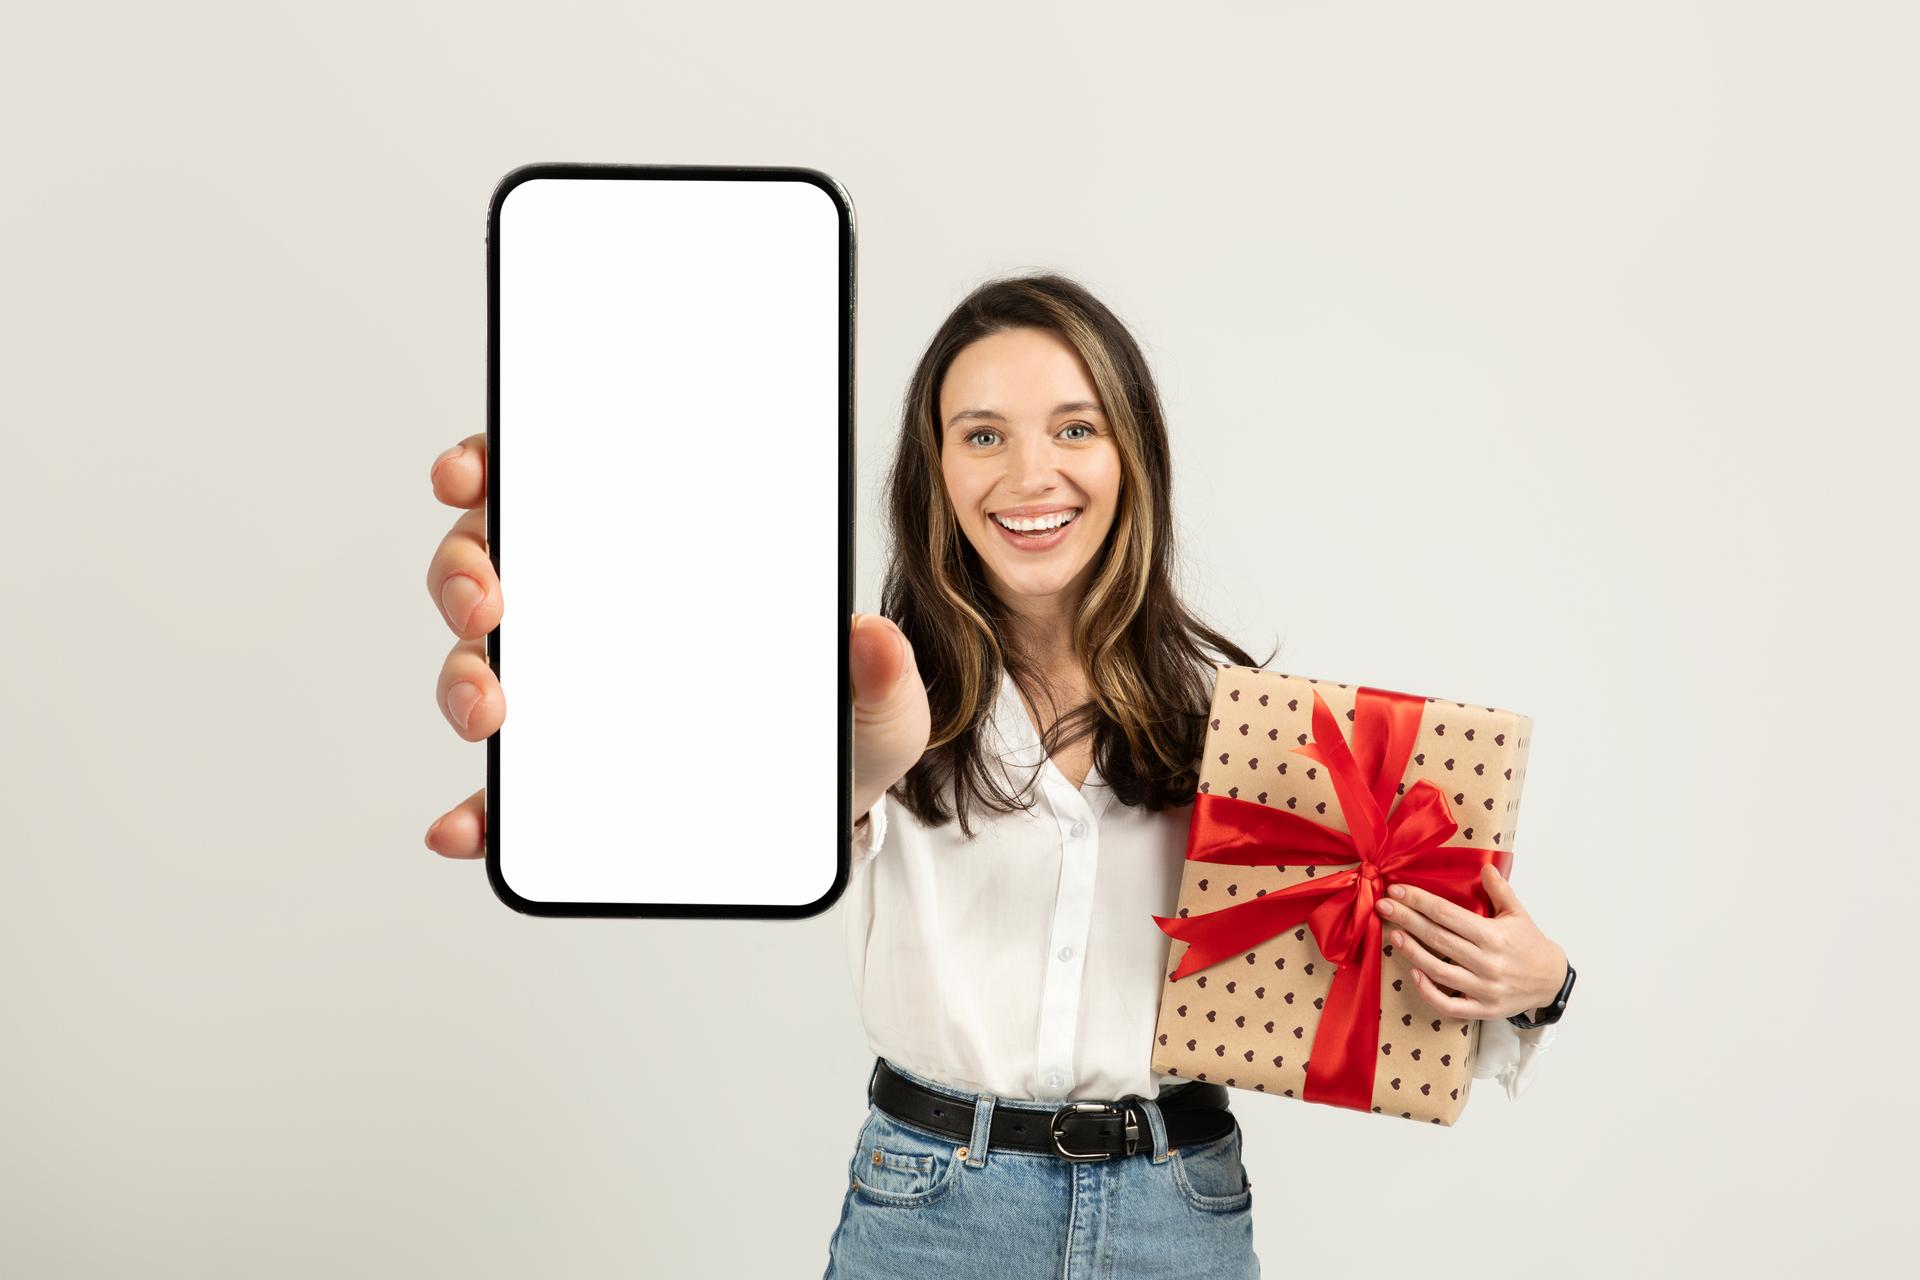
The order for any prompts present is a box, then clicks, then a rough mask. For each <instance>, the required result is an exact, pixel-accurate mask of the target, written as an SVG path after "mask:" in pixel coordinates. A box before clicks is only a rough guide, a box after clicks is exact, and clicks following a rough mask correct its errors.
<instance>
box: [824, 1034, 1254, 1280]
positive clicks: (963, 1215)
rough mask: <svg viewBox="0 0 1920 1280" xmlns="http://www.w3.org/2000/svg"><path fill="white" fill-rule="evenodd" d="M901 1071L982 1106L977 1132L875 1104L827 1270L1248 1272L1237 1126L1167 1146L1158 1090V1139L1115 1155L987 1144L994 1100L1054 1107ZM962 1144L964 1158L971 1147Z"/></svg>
mask: <svg viewBox="0 0 1920 1280" xmlns="http://www.w3.org/2000/svg"><path fill="white" fill-rule="evenodd" d="M888 1065H889V1066H890V1067H892V1069H893V1070H894V1071H897V1072H899V1073H900V1074H901V1075H903V1076H905V1077H907V1078H908V1079H910V1080H913V1081H915V1082H916V1083H919V1084H922V1085H925V1086H926V1087H927V1088H930V1089H933V1090H936V1091H938V1092H940V1093H944V1094H946V1095H947V1096H948V1097H951V1098H956V1099H959V1100H961V1101H963V1102H971V1103H972V1104H973V1105H974V1123H973V1136H972V1137H971V1138H969V1139H964V1140H960V1141H956V1140H954V1139H952V1138H949V1137H947V1136H946V1135H945V1134H941V1133H936V1132H934V1131H932V1130H930V1129H922V1128H920V1127H919V1126H917V1125H912V1124H908V1123H906V1122H904V1121H901V1120H896V1119H894V1118H893V1117H892V1116H891V1115H888V1114H887V1113H886V1112H884V1111H882V1110H880V1109H879V1108H878V1107H877V1106H874V1105H872V1103H871V1102H869V1104H868V1107H867V1119H866V1123H865V1124H864V1125H862V1126H861V1128H860V1136H859V1138H858V1139H857V1140H856V1141H855V1142H854V1148H853V1158H852V1159H851V1160H850V1161H849V1162H848V1164H847V1194H846V1198H845V1200H844V1202H843V1203H842V1204H841V1207H840V1223H839V1225H838V1226H837V1227H835V1228H834V1232H833V1239H832V1241H831V1242H830V1243H829V1244H828V1246H827V1253H828V1257H827V1271H826V1276H825V1280H882V1278H883V1277H884V1280H900V1277H903V1276H938V1277H940V1280H1094V1278H1095V1277H1099V1278H1100V1280H1107V1278H1108V1277H1113V1278H1116V1280H1135V1277H1138V1278H1139V1280H1151V1278H1152V1277H1176V1276H1177V1277H1180V1280H1194V1277H1198V1276H1204V1277H1206V1280H1250V1278H1251V1277H1257V1276H1258V1275H1259V1274H1260V1260H1259V1259H1258V1258H1256V1257H1255V1256H1254V1252H1253V1191H1252V1188H1251V1185H1250V1184H1249V1183H1248V1181H1247V1174H1246V1169H1245V1167H1244V1166H1243V1165H1242V1164H1241V1163H1240V1126H1239V1124H1238V1123H1237V1122H1236V1123H1235V1125H1234V1128H1233V1132H1232V1133H1229V1134H1227V1135H1226V1136H1225V1137H1223V1138H1216V1139H1214V1140H1213V1141H1211V1142H1205V1143H1200V1144H1197V1145H1194V1146H1187V1147H1174V1148H1169V1147H1168V1145H1167V1129H1166V1121H1165V1119H1164V1118H1163V1116H1162V1114H1161V1111H1160V1107H1159V1105H1158V1104H1157V1103H1155V1102H1153V1101H1151V1100H1145V1101H1142V1102H1140V1103H1139V1104H1138V1105H1139V1107H1140V1109H1141V1110H1142V1111H1143V1112H1145V1113H1146V1118H1147V1123H1148V1126H1149V1128H1151V1129H1152V1131H1153V1149H1152V1151H1151V1152H1149V1151H1147V1150H1146V1149H1145V1147H1144V1146H1143V1147H1142V1149H1141V1151H1140V1153H1139V1154H1138V1155H1133V1156H1114V1157H1113V1158H1111V1159H1108V1160H1086V1161H1080V1160H1067V1159H1064V1158H1062V1157H1060V1156H1057V1155H1039V1154H1032V1153H1028V1152H1025V1151H998V1150H996V1151H989V1150H988V1149H987V1140H986V1139H987V1132H988V1126H989V1125H990V1124H991V1123H992V1119H993V1113H994V1112H995V1111H997V1110H998V1111H1004V1110H1007V1109H1009V1108H1011V1109H1014V1110H1019V1111H1031V1112H1032V1113H1033V1114H1034V1116H1035V1123H1036V1124H1039V1125H1041V1126H1043V1127H1044V1125H1045V1124H1046V1121H1047V1119H1048V1118H1049V1117H1051V1116H1052V1114H1053V1112H1054V1110H1055V1108H1054V1107H1052V1106H1050V1105H1048V1104H1046V1103H1038V1102H1033V1101H1031V1100H1015V1099H1004V1098H996V1097H995V1096H994V1095H992V1094H987V1093H983V1094H979V1095H977V1096H975V1095H972V1094H968V1093H966V1092H964V1091H961V1090H957V1089H954V1088H952V1087H950V1086H948V1085H944V1084H940V1083H936V1082H935V1081H932V1080H928V1079H927V1078H925V1077H924V1076H918V1075H915V1074H914V1073H913V1072H911V1071H907V1070H905V1069H903V1068H901V1067H900V1066H898V1065H897V1064H893V1063H889V1064H888ZM962 1152H965V1154H964V1155H962V1154H961V1153H962Z"/></svg>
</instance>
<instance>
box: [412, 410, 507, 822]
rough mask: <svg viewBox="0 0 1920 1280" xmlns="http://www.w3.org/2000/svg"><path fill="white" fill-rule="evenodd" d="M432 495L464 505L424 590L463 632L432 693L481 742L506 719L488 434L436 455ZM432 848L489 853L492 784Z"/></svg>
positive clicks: (446, 817)
mask: <svg viewBox="0 0 1920 1280" xmlns="http://www.w3.org/2000/svg"><path fill="white" fill-rule="evenodd" d="M428 474H429V477H430V479H431V482H432V484H433V496H434V497H436V498H438V499H440V501H442V502H444V503H446V504H447V505H448V506H450V507H464V508H466V510H465V511H464V512H463V513H462V514H461V516H460V518H459V519H458V520H455V521H454V522H453V528H452V529H451V530H449V531H448V533H447V536H446V537H445V538H442V539H441V540H440V547H439V550H437V551H435V552H434V554H433V561H432V563H431V564H429V565H428V566H427V593H428V594H429V595H431V596H432V597H433V600H434V603H435V604H437V605H439V607H440V614H441V616H442V617H444V618H445V619H446V620H447V625H448V626H449V627H452V628H453V633H454V634H455V635H457V636H459V637H460V641H459V643H458V644H455V645H454V646H453V649H452V651H451V652H449V653H448V654H447V660H446V662H445V663H443V664H442V665H441V668H440V680H439V683H438V685H437V686H436V688H435V690H434V698H435V700H436V701H437V702H439V704H440V711H441V713H442V714H443V715H445V716H446V717H447V722H448V723H449V724H451V725H452V726H453V731H454V732H455V733H457V734H459V735H460V736H461V737H463V738H465V739H466V740H467V741H468V742H483V741H485V740H486V739H487V738H488V737H490V736H491V735H492V734H493V732H494V731H495V730H496V729H498V728H499V727H500V722H501V721H503V720H505V719H506V718H507V700H506V697H505V695H504V694H502V693H501V691H500V681H499V680H497V679H495V678H494V674H493V668H492V667H490V666H489V665H487V633H488V632H490V631H492V630H493V629H494V628H495V627H497V626H499V625H500V609H501V603H502V602H501V599H500V579H499V577H498V576H497V575H496V574H495V573H494V571H493V559H492V557H491V556H489V555H488V554H487V433H486V432H484V431H482V432H480V433H479V434H477V435H471V436H468V437H467V438H466V439H465V440H462V441H461V442H460V443H459V444H457V445H455V446H454V447H453V448H451V449H449V450H447V451H446V452H445V453H443V454H441V455H440V456H439V457H438V458H435V459H434V460H433V468H432V470H431V471H430V472H429V473H428ZM427 848H429V849H431V850H433V851H434V852H435V853H437V854H440V855H441V856H442V857H447V858H479V857H484V856H485V855H486V852H487V789H486V788H485V787H481V788H480V789H479V790H478V791H476V792H474V793H473V794H472V795H470V796H468V797H467V798H466V799H465V800H462V801H461V802H460V803H459V804H458V805H455V806H454V807H453V808H452V809H449V810H448V811H447V812H446V813H444V814H442V815H441V816H440V818H439V820H438V821H436V822H435V823H434V824H433V825H432V826H431V827H428V828H427Z"/></svg>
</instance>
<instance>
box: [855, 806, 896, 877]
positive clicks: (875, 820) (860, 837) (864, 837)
mask: <svg viewBox="0 0 1920 1280" xmlns="http://www.w3.org/2000/svg"><path fill="white" fill-rule="evenodd" d="M886 838H887V797H886V794H885V793H884V792H882V793H881V796H880V798H879V799H878V800H876V801H874V802H873V808H871V809H869V810H867V827H866V830H865V831H862V830H861V829H860V828H859V827H855V828H854V829H853V868H852V870H854V871H858V870H859V869H860V868H862V867H864V866H866V865H867V863H869V862H871V861H873V859H874V856H875V855H877V854H878V853H879V852H880V846H881V844H882V842H884V841H885V840H886Z"/></svg>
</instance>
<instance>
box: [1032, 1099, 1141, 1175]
mask: <svg viewBox="0 0 1920 1280" xmlns="http://www.w3.org/2000/svg"><path fill="white" fill-rule="evenodd" d="M1069 1113H1078V1114H1081V1115H1086V1114H1089V1113H1099V1114H1105V1115H1110V1116H1112V1117H1114V1118H1115V1119H1124V1120H1125V1121H1126V1122H1127V1127H1126V1137H1127V1154H1128V1155H1132V1154H1133V1153H1134V1152H1135V1151H1136V1150H1138V1149H1139V1145H1140V1118H1139V1116H1138V1115H1136V1114H1135V1113H1134V1110H1133V1108H1132V1107H1131V1106H1126V1107H1116V1106H1114V1105H1113V1104H1112V1103H1110V1102H1091V1101H1086V1100H1082V1101H1077V1102H1069V1103H1066V1104H1065V1105H1064V1106H1062V1107H1060V1108H1059V1109H1058V1110H1057V1111H1055V1112H1054V1113H1053V1119H1052V1120H1051V1121H1049V1122H1048V1124H1047V1132H1048V1134H1049V1135H1051V1137H1052V1138H1053V1149H1054V1150H1055V1151H1058V1152H1059V1153H1060V1154H1061V1155H1063V1156H1065V1157H1066V1158H1067V1159H1069V1160H1109V1159H1112V1157H1113V1152H1111V1151H1069V1150H1067V1149H1066V1148H1065V1147H1064V1146H1062V1145H1061V1144H1060V1137H1061V1134H1060V1122H1061V1120H1062V1119H1064V1118H1065V1117H1066V1116H1067V1115H1068V1114H1069Z"/></svg>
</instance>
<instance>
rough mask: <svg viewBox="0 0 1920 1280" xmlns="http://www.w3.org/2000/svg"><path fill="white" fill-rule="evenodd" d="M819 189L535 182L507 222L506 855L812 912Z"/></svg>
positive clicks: (624, 884) (824, 544) (615, 893)
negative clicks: (798, 906) (808, 908)
mask: <svg viewBox="0 0 1920 1280" xmlns="http://www.w3.org/2000/svg"><path fill="white" fill-rule="evenodd" d="M840 222H841V217H840V213H839V210H838V208H837V207H836V205H835V203H834V201H833V200H832V198H831V197H830V196H829V195H828V194H827V192H825V191H823V190H821V189H820V188H819V187H816V186H814V185H812V184H810V183H807V182H803V181H696V180H682V179H676V180H658V179H562V178H551V177H549V178H534V179H531V180H528V181H525V182H522V183H521V184H520V185H518V186H516V187H514V188H513V189H511V190H510V191H509V192H508V193H507V195H506V197H505V198H504V202H503V203H502V205H501V206H500V210H499V213H498V215H497V217H496V228H497V230H496V234H497V235H498V237H499V241H500V243H499V246H498V249H499V272H500V276H499V357H498V358H499V379H500V382H499V440H500V450H501V457H500V459H499V465H500V470H499V485H500V496H499V502H500V511H499V521H500V538H499V542H500V545H499V546H498V547H497V548H496V553H497V555H498V559H499V569H500V577H501V587H502V591H503V593H504V597H505V608H504V612H503V615H502V619H501V634H500V641H501V647H500V664H501V683H502V688H503V690H504V692H505V695H506V702H507V716H506V720H505V722H504V724H503V725H502V728H501V733H500V738H499V744H498V748H499V751H500V760H499V772H500V793H501V795H500V801H501V803H500V811H499V813H498V814H497V815H495V816H492V817H490V822H491V824H492V826H493V832H494V838H495V839H496V840H497V841H498V843H499V847H500V859H501V873H502V875H503V877H504V878H505V880H506V881H507V883H508V885H509V886H510V887H511V888H512V889H513V890H514V891H515V892H516V893H518V894H520V895H521V896H522V897H525V898H529V899H533V900H536V901H542V902H576V903H592V902H641V903H753V904H778V905H782V906H788V905H795V904H803V903H809V902H812V901H814V900H816V899H818V898H819V897H820V896H821V895H822V894H824V893H825V892H826V891H827V889H828V888H830V887H831V885H832V881H833V877H834V873H835V870H836V867H837V858H838V856H839V855H838V841H837V840H836V838H835V836H834V830H835V817H836V813H837V809H836V804H835V787H836V785H837V779H838V736H837V727H838V715H839V710H838V690H839V675H840V664H841V663H842V661H843V653H842V648H841V646H840V644H839V643H837V641H838V639H839V636H840V633H841V632H842V631H844V629H845V626H846V622H845V619H844V618H839V619H838V621H837V622H836V618H837V617H838V584H839V574H838V566H839V562H838V554H839V538H840V534H839V528H838V523H837V522H838V515H839V496H840V495H839V474H840V473H839V458H840V448H841V439H840V399H839V397H840V386H839V381H840V365H839V359H840V354H839V341H840V329H839V322H840V310H841V294H840V280H841V267H840V261H839V253H840Z"/></svg>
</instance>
